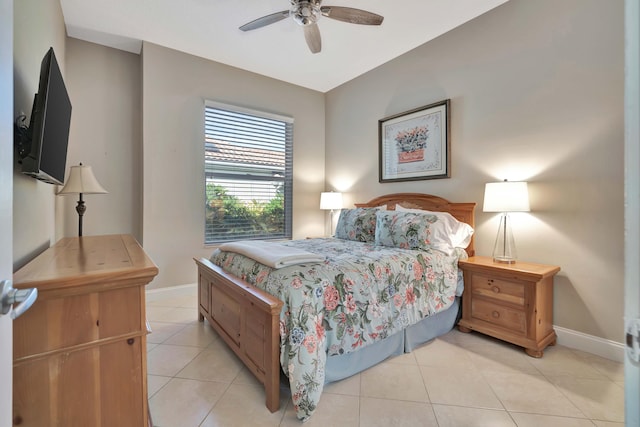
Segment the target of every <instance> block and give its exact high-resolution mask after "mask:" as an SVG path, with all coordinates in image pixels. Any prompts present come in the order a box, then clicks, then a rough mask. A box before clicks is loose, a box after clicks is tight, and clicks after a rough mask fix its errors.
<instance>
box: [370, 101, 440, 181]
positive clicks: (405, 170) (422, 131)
mask: <svg viewBox="0 0 640 427" xmlns="http://www.w3.org/2000/svg"><path fill="white" fill-rule="evenodd" d="M449 104H450V100H448V99H447V100H444V101H440V102H436V103H433V104H430V105H426V106H424V107H420V108H416V109H414V110H411V111H406V112H404V113H400V114H396V115H394V116H390V117H386V118H384V119H381V120H378V138H379V141H380V146H379V172H380V175H379V177H380V178H379V181H380V182H394V181H416V180H420V179H437V178H449V177H450V176H451V163H450V162H451V160H450V156H449V154H450V151H451V144H450V141H449V134H450V131H449V114H450V108H449Z"/></svg>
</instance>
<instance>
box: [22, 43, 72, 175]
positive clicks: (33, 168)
mask: <svg viewBox="0 0 640 427" xmlns="http://www.w3.org/2000/svg"><path fill="white" fill-rule="evenodd" d="M19 120H23V121H24V120H25V117H24V116H21V117H18V119H17V120H16V129H15V132H16V137H15V140H16V151H17V153H18V156H19V157H20V158H21V159H22V160H21V163H22V173H24V174H27V175H30V176H32V177H34V178H37V179H39V180H41V181H44V182H47V183H49V184H60V185H62V184H63V182H64V172H65V167H66V163H67V145H68V142H69V126H70V123H71V101H70V100H69V94H68V93H67V88H66V86H65V84H64V80H63V79H62V73H61V72H60V67H59V66H58V61H57V60H56V55H55V53H54V52H53V48H50V49H49V51H48V52H47V53H46V55H45V56H44V58H43V59H42V65H41V67H40V82H39V84H38V93H37V94H36V95H35V97H34V100H33V108H32V110H31V120H30V121H29V127H28V128H27V127H26V126H24V125H19V124H18V121H19Z"/></svg>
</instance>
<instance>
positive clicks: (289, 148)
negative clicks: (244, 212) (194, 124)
mask: <svg viewBox="0 0 640 427" xmlns="http://www.w3.org/2000/svg"><path fill="white" fill-rule="evenodd" d="M209 109H213V110H220V111H222V112H230V113H232V114H239V115H244V116H252V117H256V118H257V119H258V121H259V119H265V120H269V121H277V122H280V123H282V124H283V125H284V126H285V128H284V140H283V143H284V149H285V153H284V172H283V175H284V176H282V177H281V178H280V177H278V179H276V180H274V179H268V178H260V176H258V175H256V176H254V178H256V179H253V180H246V181H244V185H247V183H248V182H250V181H253V182H274V181H275V182H282V185H283V196H284V206H283V208H284V213H283V216H284V217H283V230H282V233H278V234H277V235H274V234H271V235H268V234H267V235H263V234H261V235H258V234H256V235H249V234H248V235H241V234H238V235H235V236H230V238H223V237H224V236H222V235H216V234H215V233H214V231H215V230H211V231H210V229H209V227H210V224H209V222H208V219H207V212H208V208H207V203H208V200H209V199H208V198H207V184H208V183H210V182H211V181H212V180H213V177H214V173H213V171H211V166H210V165H209V164H208V162H209V161H210V160H208V153H210V152H211V150H210V148H209V147H208V146H209V145H210V144H211V142H210V140H211V139H212V137H213V135H211V133H209V132H208V130H207V128H208V124H209V120H208V114H209ZM202 111H203V119H204V123H203V136H204V144H203V151H204V153H203V160H204V165H203V166H204V174H203V178H204V201H205V219H204V224H203V225H204V232H203V239H204V244H205V246H215V245H218V244H221V243H224V242H229V241H234V240H256V239H260V240H286V239H291V238H292V228H293V227H292V218H293V130H294V129H293V125H294V119H293V117H290V116H285V115H282V114H276V113H272V112H267V111H260V110H257V109H252V108H247V107H240V106H237V105H232V104H225V103H221V102H217V101H211V100H205V102H204V106H203V110H202ZM232 122H233V120H230V124H231V123H232ZM265 146H266V147H268V146H269V144H265ZM280 147H281V146H280ZM228 164H229V165H231V166H230V168H231V169H234V165H233V162H228ZM241 169H242V170H247V171H251V170H253V171H256V172H258V173H259V172H260V170H262V171H263V172H264V171H265V170H269V167H265V166H259V165H255V164H254V165H253V166H248V165H244V166H243V167H237V168H236V175H234V174H233V173H230V172H228V171H226V172H225V171H222V172H221V173H219V174H218V175H217V176H216V178H217V179H218V180H225V179H229V178H231V179H237V176H238V173H237V172H238V171H240V170H241ZM271 170H272V174H273V176H276V175H275V173H274V171H273V167H271ZM280 170H281V169H280ZM234 177H235V178H234ZM238 182H239V183H242V182H243V180H238Z"/></svg>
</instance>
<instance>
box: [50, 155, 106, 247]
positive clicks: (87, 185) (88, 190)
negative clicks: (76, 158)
mask: <svg viewBox="0 0 640 427" xmlns="http://www.w3.org/2000/svg"><path fill="white" fill-rule="evenodd" d="M106 193H107V190H105V189H104V188H103V187H102V186H101V185H100V183H99V182H98V180H97V179H96V177H95V176H94V175H93V170H92V169H91V166H85V165H83V164H82V163H80V164H79V165H78V166H71V169H70V171H69V178H68V179H67V182H65V184H64V187H62V190H60V191H59V192H58V194H61V195H63V196H64V195H67V194H79V195H80V199H79V200H78V205H77V206H76V212H78V236H82V217H83V216H84V213H85V212H86V210H87V207H86V206H85V204H84V200H83V199H82V195H83V194H106Z"/></svg>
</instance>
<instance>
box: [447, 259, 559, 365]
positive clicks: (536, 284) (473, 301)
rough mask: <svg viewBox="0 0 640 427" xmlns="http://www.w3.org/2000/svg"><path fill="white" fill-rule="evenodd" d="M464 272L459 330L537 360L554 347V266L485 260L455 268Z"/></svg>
mask: <svg viewBox="0 0 640 427" xmlns="http://www.w3.org/2000/svg"><path fill="white" fill-rule="evenodd" d="M459 266H460V268H461V269H462V271H463V272H464V287H465V289H464V293H463V294H462V319H461V320H460V322H459V323H458V329H459V330H460V331H462V332H470V331H471V330H474V331H478V332H482V333H484V334H487V335H491V336H493V337H495V338H499V339H501V340H504V341H509V342H510V343H513V344H516V345H519V346H522V347H524V349H525V351H526V353H527V354H528V355H529V356H532V357H542V355H543V351H544V349H545V347H547V346H548V345H554V344H555V343H556V333H555V331H554V330H553V277H554V276H555V274H556V273H557V272H558V271H560V267H557V266H555V265H544V264H533V263H530V262H521V261H518V262H516V263H514V264H500V263H496V262H493V260H492V259H491V258H488V257H481V256H476V257H471V258H469V259H467V260H463V261H460V262H459Z"/></svg>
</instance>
